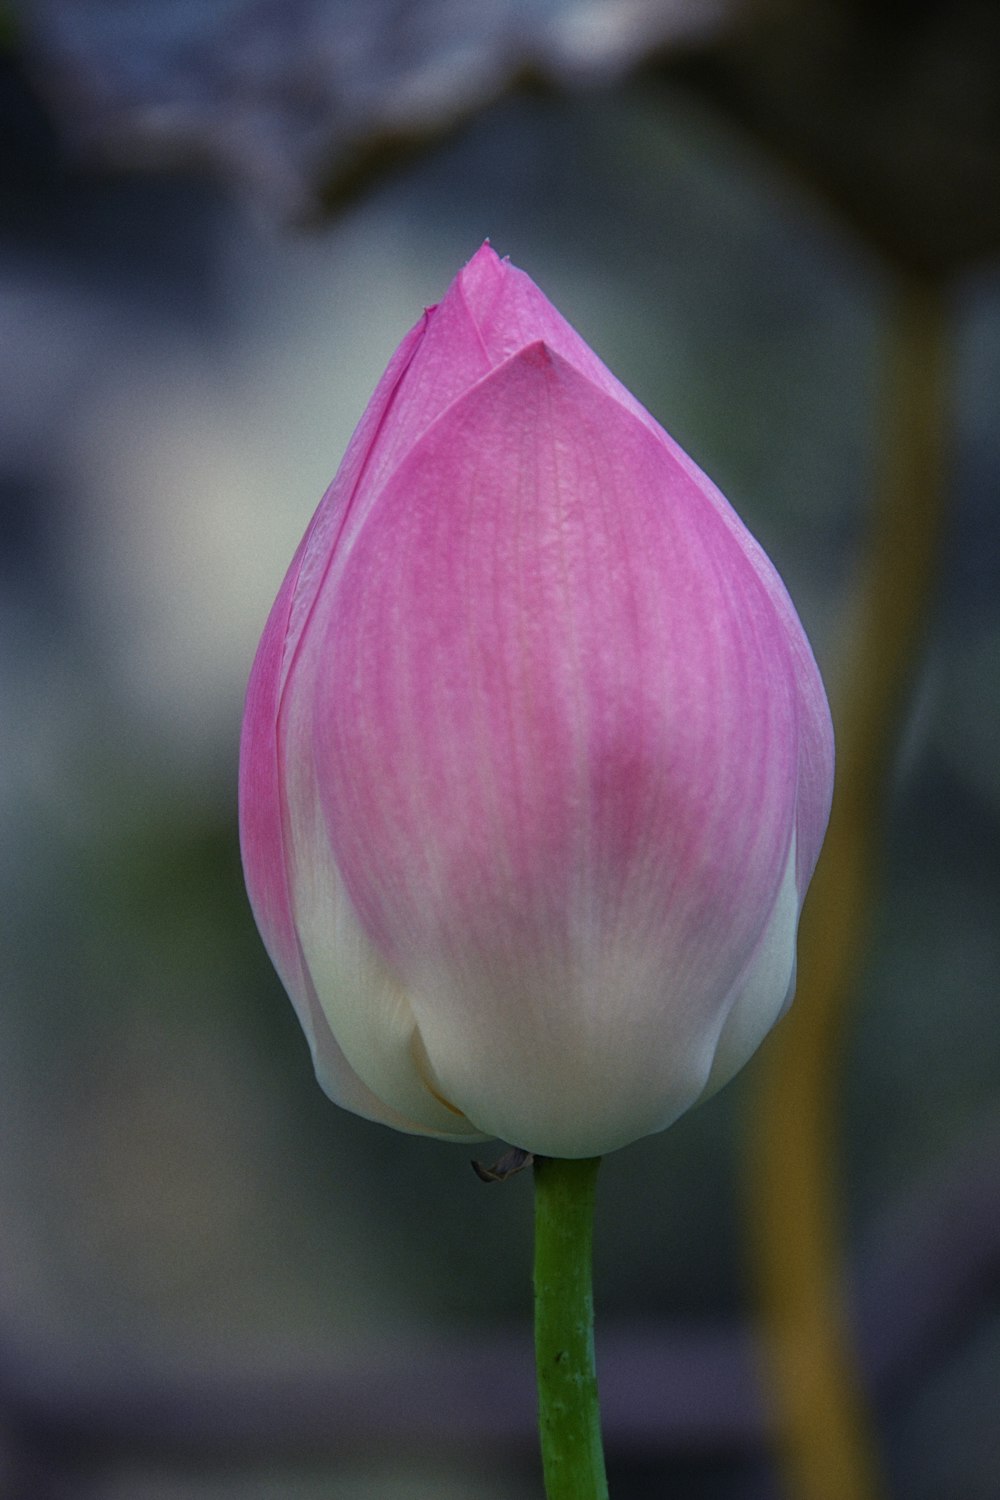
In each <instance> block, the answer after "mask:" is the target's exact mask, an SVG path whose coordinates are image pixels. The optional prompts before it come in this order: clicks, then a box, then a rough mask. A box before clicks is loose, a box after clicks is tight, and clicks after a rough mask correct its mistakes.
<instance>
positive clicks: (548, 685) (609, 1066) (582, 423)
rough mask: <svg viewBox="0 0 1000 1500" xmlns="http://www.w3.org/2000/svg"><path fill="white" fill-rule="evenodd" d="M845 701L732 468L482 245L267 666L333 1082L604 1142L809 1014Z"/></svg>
mask: <svg viewBox="0 0 1000 1500" xmlns="http://www.w3.org/2000/svg"><path fill="white" fill-rule="evenodd" d="M832 777H833V740H832V731H831V727H830V718H829V711H828V708H827V703H826V697H825V694H824V691H823V685H822V682H821V680H820V677H819V673H818V671H817V668H816V664H815V662H814V660H813V656H812V653H811V651H810V648H809V644H808V642H807V640H806V637H805V635H804V633H803V630H802V627H801V625H800V623H799V620H798V618H797V616H796V614H795V610H794V608H793V606H792V604H791V602H790V600H789V598H788V595H787V593H786V592H785V589H784V586H783V585H782V583H781V580H780V579H779V578H778V576H777V574H776V572H775V570H774V568H773V567H772V566H771V564H770V562H769V561H768V559H767V558H766V557H765V555H764V553H763V552H762V551H761V549H760V547H759V546H758V545H757V543H756V542H755V541H754V540H753V538H752V537H751V536H750V535H749V533H748V532H747V531H746V529H745V528H744V526H743V525H742V523H741V522H740V521H739V519H738V518H737V516H736V515H735V513H734V512H733V511H732V510H731V508H730V507H729V505H728V504H727V502H726V501H725V500H724V499H723V497H722V496H721V495H720V494H719V492H718V490H716V489H715V488H714V486H713V485H712V484H711V483H710V481H709V480H708V479H706V477H705V475H704V474H702V473H701V471H700V470H699V469H698V468H697V466H696V465H695V464H694V463H693V462H692V461H691V459H689V458H688V457H687V456H686V454H684V453H683V452H682V451H681V449H680V448H679V447H678V446H677V444H676V443H675V442H673V440H672V439H671V438H670V437H668V435H667V434H666V433H665V432H664V431H663V430H662V428H660V427H659V426H658V424H657V423H656V422H655V421H654V420H653V418H652V417H651V416H650V415H649V414H648V412H646V411H645V410H644V409H643V407H642V406H640V404H639V403H638V402H637V401H636V400H635V399H634V398H633V397H632V396H631V395H630V394H629V393H628V391H626V390H625V389H624V387H623V386H621V385H620V384H619V383H618V381H617V380H616V379H615V378H614V376H613V375H611V374H610V373H609V371H608V370H607V369H605V367H604V366H603V365H602V364H601V362H600V361H599V360H598V358H597V357H596V355H595V354H593V352H592V351H591V350H590V349H589V348H588V346H587V345H586V344H585V343H584V342H583V340H582V339H581V338H580V337H579V336H578V335H577V334H576V333H575V332H574V331H573V329H572V328H570V326H569V325H568V324H567V323H566V322H565V321H564V319H563V318H562V317H561V316H560V315H559V314H558V313H557V312H556V310H555V308H553V307H552V305H551V304H550V303H549V302H548V301H547V300H546V298H545V297H544V296H543V295H542V293H541V292H540V291H539V290H538V288H537V287H536V286H535V285H534V284H533V283H532V282H531V281H530V280H529V279H528V277H527V276H525V275H524V274H523V272H521V271H518V270H516V269H515V268H514V267H513V266H511V265H510V264H508V263H507V262H506V261H501V260H499V259H498V258H497V256H496V255H495V254H494V253H493V251H492V250H491V249H490V248H489V246H486V245H484V246H483V248H482V249H481V250H480V251H479V253H478V254H477V255H476V256H475V257H474V258H473V259H472V261H470V263H469V264H468V265H467V266H466V267H465V269H464V270H463V271H462V272H460V274H459V275H458V277H457V278H456V280H455V281H454V283H453V284H452V286H451V288H450V289H449V291H448V293H447V295H446V296H445V298H444V300H443V301H442V302H441V303H440V304H439V305H438V306H436V307H433V308H431V309H429V310H428V311H427V312H426V313H425V314H424V316H423V318H422V319H421V320H420V322H419V323H418V324H417V326H416V327H415V328H414V329H413V330H412V332H411V333H410V334H409V335H408V336H407V337H406V338H405V339H404V340H403V342H402V344H401V345H400V347H399V349H398V350H397V351H396V353H395V355H394V356H393V358H392V360H391V361H390V364H389V367H388V369H387V370H386V372H385V375H384V376H383V377H382V380H381V382H380V384H379V386H378V388H377V390H376V391H375V394H374V396H373V397H372V399H371V401H370V403H369V405H368V408H367V410H366V412H365V414H364V416H363V417H362V420H361V423H360V425H359V427H358V429H357V431H356V432H355V434H354V437H353V439H352V441H351V443H350V446H349V448H348V450H347V454H346V456H345V458H344V461H343V463H342V465H341V467H340V471H339V473H338V474H337V476H336V478H335V479H334V481H333V483H332V485H331V486H330V488H329V490H328V491H327V493H326V495H325V496H324V497H323V500H322V501H321V503H320V506H319V509H318V510H317V512H316V514H315V516H314V517H313V520H312V522H311V524H310V526H309V529H308V531H307V532H306V535H305V537H304V539H303V541H302V543H301V545H300V547H299V550H298V552H297V553H296V555H295V558H294V560H293V562H292V565H291V568H290V569H289V572H288V575H287V577H286V578H285V581H284V584H283V586H282V588H281V592H280V593H279V595H278V598H277V601H276V603H275V605H274V608H273V609H272V611H271V615H270V618H269V620H268V622H267V626H266V628H265V631H264V636H263V639H262V641H261V644H260V648H259V651H258V654H257V658H256V661H255V664H254V667H253V672H252V676H251V679H250V686H249V691H248V697H247V706H246V717H245V722H244V729H243V742H242V753H241V772H240V819H241V834H242V847H243V860H244V868H245V871H246V879H247V885H248V888H249V892H250V898H251V901H252V904H253V909H254V913H255V915H256V919H257V923H258V925H259V927H260V930H261V933H262V935H263V937H264V941H265V943H266V945H267V948H268V951H269V952H270V955H271V957H272V959H273V961H274V963H275V965H276V967H277V969H278V972H279V974H280V976H281V978H282V980H283V982H284V984H285V986H286V988H287V989H288V992H289V994H290V995H291V998H292V1001H293V1003H294V1005H295V1007H296V1010H297V1012H298V1015H299V1019H300V1021H301V1023H302V1026H303V1028H304V1029H305V1032H306V1035H307V1037H308V1040H309V1045H310V1047H311V1050H312V1055H313V1060H314V1063H315V1068H316V1073H317V1075H318V1078H319V1081H320V1083H321V1084H322V1086H323V1088H324V1089H325V1090H326V1092H327V1093H328V1094H329V1095H330V1097H331V1098H332V1099H334V1100H335V1101H336V1102H337V1103H338V1104H341V1105H343V1106H345V1107H346V1108H347V1109H350V1110H354V1111H355V1112H357V1113H358V1114H361V1115H365V1116H368V1117H369V1118H371V1119H374V1120H380V1121H383V1122H385V1123H386V1124H389V1125H394V1126H396V1127H397V1128H398V1129H400V1130H407V1131H413V1132H417V1133H420V1134H425V1135H434V1136H440V1137H445V1138H450V1139H452V1140H460V1141H471V1140H478V1139H483V1138H488V1137H494V1136H499V1137H502V1138H503V1139H506V1140H508V1141H511V1142H513V1143H515V1144H516V1145H518V1146H522V1147H525V1148H526V1149H528V1150H530V1151H532V1152H535V1153H538V1154H541V1155H545V1156H563V1157H583V1156H594V1155H599V1154H601V1153H603V1152H606V1151H609V1150H611V1149H613V1148H615V1147H618V1146H622V1145H624V1144H626V1143H627V1142H629V1141H633V1140H636V1139H637V1138H639V1137H640V1136H644V1135H647V1134H649V1133H650V1132H653V1131H657V1130H661V1129H663V1128H664V1127H665V1126H667V1125H669V1124H670V1123H671V1122H672V1121H673V1120H675V1119H676V1118H677V1116H678V1115H680V1114H681V1113H682V1112H683V1111H684V1110H686V1109H688V1108H689V1107H690V1106H691V1105H692V1104H694V1103H695V1101H696V1100H698V1099H701V1098H702V1097H704V1096H705V1095H706V1094H707V1093H709V1092H712V1091H714V1090H715V1089H716V1088H718V1087H719V1086H720V1085H721V1084H723V1083H725V1082H726V1080H727V1079H729V1078H730V1077H731V1076H732V1075H733V1074H734V1073H735V1072H736V1071H737V1069H738V1068H740V1067H741V1066H742V1065H743V1064H744V1063H745V1062H746V1061H747V1059H748V1058H749V1057H750V1055H751V1053H752V1052H753V1051H754V1049H755V1048H756V1047H757V1045H758V1043H759V1042H760V1041H761V1039H762V1038H763V1036H764V1034H765V1033H766V1032H767V1030H768V1028H769V1027H770V1026H772V1025H773V1023H774V1022H775V1021H776V1020H777V1019H778V1017H779V1016H780V1015H781V1013H782V1011H783V1010H784V1009H785V1007H786V1005H787V1004H788V1002H789V1000H790V998H791V995H792V991H793V987H794V973H795V936H796V926H797V922H798V916H799V911H800V908H801V905H802V900H803V897H804V895H805V891H806V886H807V885H808V882H809V879H810V876H811V874H812V871H813V867H814V865H815V863H816V859H817V856H818V854H819V849H820V844H821V842H822V838H823V833H824V830H825V827H826V821H827V815H828V812H829V803H830V795H831V785H832Z"/></svg>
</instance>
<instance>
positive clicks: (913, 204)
mask: <svg viewBox="0 0 1000 1500" xmlns="http://www.w3.org/2000/svg"><path fill="white" fill-rule="evenodd" d="M680 70H681V72H682V74H683V76H685V77H686V78H687V79H688V80H689V81H691V82H693V83H695V84H696V85H697V86H698V87H699V89H700V90H701V91H704V92H707V94H708V95H709V96H710V97H711V99H712V100H713V101H714V102H715V103H716V104H718V105H721V106H722V108H723V109H724V110H725V111H726V112H727V113H728V114H729V115H730V116H731V117H732V118H734V119H735V120H736V121H737V122H738V123H739V124H740V125H741V126H743V127H745V128H748V129H750V130H751V131H752V132H753V133H754V134H755V135H757V136H758V137H759V138H760V139H761V140H762V141H763V142H764V143H765V144H766V145H767V146H768V148H769V149H771V150H773V151H775V152H776V153H777V154H778V155H779V156H781V157H782V158H783V159H784V160H785V161H786V163H788V164H789V165H791V166H792V167H793V168H794V169H796V170H797V171H799V172H800V173H802V174H804V175H805V176H806V177H808V178H809V180H810V181H811V182H812V183H813V184H814V185H815V186H818V187H820V188H821V189H822V190H823V191H824V192H825V194H826V195H827V197H828V198H829V199H830V201H831V202H832V203H833V204H834V205H835V206H836V207H837V208H838V210H839V211H840V212H841V213H844V214H846V215H847V216H848V217H849V218H850V220H851V221H852V222H853V223H854V224H855V226H856V227H859V228H860V229H862V231H863V232H864V233H865V235H866V237H867V238H868V239H869V240H870V241H871V242H873V243H875V244H876V245H878V246H879V248H880V249H881V250H882V251H883V252H884V253H886V254H888V255H889V256H890V257H891V258H892V259H894V260H895V261H896V262H897V263H899V264H900V265H902V266H903V267H905V268H906V269H908V270H911V271H916V272H919V273H933V274H938V273H941V272H947V271H950V270H954V269H955V268H956V267H958V266H959V265H961V264H963V263H965V262H967V261H969V260H973V259H978V258H981V257H985V256H987V255H992V254H995V253H996V251H997V250H998V249H1000V5H997V4H996V0H919V3H915V4H911V5H906V6H900V5H896V4H893V3H892V0H805V3H801V0H800V3H793V0H766V3H765V4H763V5H761V6H760V7H758V9H757V10H756V11H755V15H754V19H753V23H752V24H751V25H747V26H744V27H742V28H740V29H739V30H733V31H730V32H729V33H727V34H726V35H725V36H722V37H720V38H719V40H718V42H717V44H716V45H714V46H713V47H712V48H711V49H706V50H704V51H703V52H701V53H699V54H698V55H697V56H693V57H692V58H691V59H690V60H687V59H682V60H681V63H680ZM673 71H674V76H676V71H675V70H673Z"/></svg>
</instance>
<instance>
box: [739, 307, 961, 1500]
mask: <svg viewBox="0 0 1000 1500" xmlns="http://www.w3.org/2000/svg"><path fill="white" fill-rule="evenodd" d="M945 321H946V309H945V299H944V295H943V292H942V289H941V288H940V287H939V286H936V285H930V284H926V283H917V284H915V283H905V284H903V285H901V286H900V288H899V296H898V300H897V304H896V306H895V308H894V310H893V313H892V317H891V322H890V326H889V329H888V339H889V348H888V351H887V352H888V356H889V358H888V362H887V369H886V374H885V377H884V380H883V388H882V398H881V406H880V411H881V428H880V430H879V431H878V433H877V438H878V442H879V445H880V446H879V458H880V472H879V473H878V476H877V486H878V488H877V494H876V504H875V511H874V516H873V529H872V535H871V538H870V545H869V552H868V556H867V561H866V567H865V573H864V575H863V577H862V578H861V580H860V587H859V590H858V596H857V603H856V610H855V628H854V633H853V636H852V639H851V640H850V642H849V652H848V654H847V656H846V658H845V660H844V664H843V671H842V680H841V681H840V683H839V684H838V688H839V690H835V691H834V694H833V716H834V723H835V726H836V730H837V784H836V791H835V794H834V803H833V814H832V817H831V821H830V829H829V833H828V835H827V840H826V845H825V848H824V851H823V855H822V858H821V860H820V863H819V868H818V870H817V872H816V877H815V879H814V882H813V886H812V890H811V892H810V895H809V899H808V901H807V903H806V908H805V912H804V914H803V919H802V926H801V932H800V941H799V983H798V997H797V999H796V1002H795V1004H794V1005H793V1007H792V1010H791V1013H790V1014H789V1016H788V1018H787V1019H786V1020H785V1021H783V1022H782V1024H781V1025H780V1026H779V1027H778V1029H777V1031H776V1032H775V1033H774V1036H773V1037H772V1038H771V1040H770V1042H769V1043H768V1045H767V1047H765V1049H764V1050H763V1051H762V1053H761V1057H760V1061H759V1064H758V1071H757V1078H756V1080H755V1082H756V1092H755V1094H754V1097H753V1103H752V1106H751V1119H750V1121H749V1144H750V1163H749V1165H750V1171H749V1180H748V1187H749V1194H750V1198H749V1205H748V1214H749V1219H750V1231H751V1243H752V1253H753V1256H754V1261H755V1273H756V1278H757V1283H758V1297H759V1302H760V1311H761V1317H762V1325H763V1326H762V1333H763V1340H764V1347H765V1358H766V1362H767V1375H768V1379H769V1390H770V1396H771V1398H772V1400H773V1402H774V1405H775V1411H776V1417H777V1424H778V1432H779V1436H778V1441H779V1449H780V1451H779V1458H780V1461H781V1463H782V1466H783V1470H784V1476H785V1481H786V1486H787V1490H788V1493H789V1495H790V1496H791V1497H793V1500H874V1497H876V1496H878V1495H880V1494H881V1493H882V1484H881V1480H880V1476H879V1466H878V1463H877V1460H876V1456H875V1445H874V1442H873V1439H872V1434H871V1430H870V1422H869V1418H868V1414H867V1412H866V1409H865V1401H864V1396H863V1393H862V1391H861V1389H860V1386H859V1381H858V1375H857V1371H856V1359H855V1353H854V1349H853V1340H852V1334H851V1330H850V1319H849V1315H848V1311H847V1306H846V1295H845V1288H844V1278H843V1269H842V1243H841V1241H842V1231H841V1224H842V1213H841V1194H840V1190H839V1189H840V1174H839V1170H838V1168H839V1153H838V1149H837V1143H838V1136H839V1125H840V1121H839V1118H838V1104H839V1100H840V1097H841V1061H842V1058H841V1051H842V1043H843V1032H844V1022H845V1018H846V1016H847V1012H848V1006H849V1003H850V1000H851V996H852V993H853V990H854V986H855V981H856V979H857V975H858V970H859V966H860V963H861V961H862V958H863V955H864V949H865V944H866V941H867V937H868V931H869V921H870V917H871V912H872V908H873V902H874V900H875V899H876V884H877V879H876V866H877V862H878V847H879V842H880V837H881V832H882V822H883V815H884V807H885V800H886V789H887V784H888V780H889V777H890V773H891V767H892V763H893V755H894V751H895V748H896V745H897V740H898V730H899V725H900V719H901V716H902V713H903V711H904V709H905V706H906V699H907V690H908V688H909V686H910V683H911V679H912V676H913V669H914V666H915V664H916V662H917V660H918V657H919V653H920V649H921V646H922V644H923V640H924V633H925V627H926V621H927V614H928V605H929V602H930V595H931V588H932V584H933V580H934V574H935V567H936V559H937V553H938V546H939V538H940V530H941V519H942V513H943V496H944V488H945V487H944V483H943V472H942V470H943V449H944V440H945V428H946V425H947V423H946V394H945V393H946V378H947V372H946V367H945V366H946V361H945V342H946V341H945Z"/></svg>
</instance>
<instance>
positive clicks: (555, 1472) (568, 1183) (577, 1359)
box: [535, 1156, 608, 1500]
mask: <svg viewBox="0 0 1000 1500" xmlns="http://www.w3.org/2000/svg"><path fill="white" fill-rule="evenodd" d="M600 1164H601V1159H600V1157H599V1156H595V1157H591V1158H590V1159H589V1160H585V1161H563V1160H559V1159H556V1158H554V1157H543V1158H539V1159H536V1161H535V1367H536V1371H537V1375H538V1430H539V1435H540V1437H541V1443H542V1465H543V1468H544V1472H545V1493H546V1496H547V1497H548V1500H607V1494H608V1482H607V1479H606V1478H605V1474H604V1450H603V1447H602V1444H601V1412H600V1406H599V1404H598V1399H597V1374H596V1371H595V1368H594V1296H593V1290H592V1282H591V1243H592V1239H593V1222H594V1191H595V1188H596V1186H597V1169H598V1167H599V1166H600Z"/></svg>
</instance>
